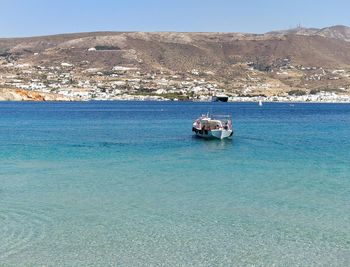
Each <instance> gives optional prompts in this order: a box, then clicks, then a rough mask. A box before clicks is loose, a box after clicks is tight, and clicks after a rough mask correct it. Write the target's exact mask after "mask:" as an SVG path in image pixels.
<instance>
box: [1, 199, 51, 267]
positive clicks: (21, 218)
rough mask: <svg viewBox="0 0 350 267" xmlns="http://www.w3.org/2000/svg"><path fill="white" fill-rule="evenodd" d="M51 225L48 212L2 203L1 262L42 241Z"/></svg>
mask: <svg viewBox="0 0 350 267" xmlns="http://www.w3.org/2000/svg"><path fill="white" fill-rule="evenodd" d="M51 225H52V218H51V217H50V216H48V214H47V212H44V211H41V210H37V209H26V208H23V207H22V206H19V205H11V204H10V205H8V204H7V203H1V202H0V240H1V242H0V261H1V260H4V259H6V258H8V257H10V256H13V255H14V254H17V253H19V252H21V251H24V250H26V249H28V248H29V247H30V246H31V245H32V244H33V243H35V242H38V241H40V240H42V239H43V238H44V237H45V236H46V234H47V232H48V230H49V229H50V226H51Z"/></svg>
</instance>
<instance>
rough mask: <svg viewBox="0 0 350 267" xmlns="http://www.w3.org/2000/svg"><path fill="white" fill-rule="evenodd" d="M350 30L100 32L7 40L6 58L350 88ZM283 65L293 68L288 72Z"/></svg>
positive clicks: (233, 87)
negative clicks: (336, 74)
mask: <svg viewBox="0 0 350 267" xmlns="http://www.w3.org/2000/svg"><path fill="white" fill-rule="evenodd" d="M349 29H350V28H348V27H345V26H333V27H328V28H324V29H314V28H311V29H307V28H301V27H299V28H296V29H291V30H285V31H275V32H269V33H266V34H245V33H181V32H155V33H147V32H93V33H77V34H61V35H54V36H41V37H29V38H11V39H6V38H3V39H0V64H8V63H11V62H12V63H13V62H15V63H16V64H20V65H23V64H27V65H31V66H45V67H55V66H61V65H62V63H67V64H71V65H72V66H74V67H76V68H79V71H81V70H84V69H92V68H98V69H99V70H102V71H105V72H108V71H110V70H111V69H112V68H113V67H114V66H124V67H133V68H137V69H139V70H141V71H142V72H145V73H146V72H152V71H154V72H157V71H166V72H169V73H177V74H178V73H188V72H190V71H191V70H193V69H196V70H198V71H199V72H201V73H211V78H210V79H211V80H214V81H215V82H217V83H219V84H220V86H222V87H223V88H224V89H225V90H226V91H232V92H236V93H239V91H240V90H241V88H243V87H244V86H243V83H244V81H243V82H242V79H243V80H244V79H246V78H247V77H249V79H250V78H251V76H252V75H254V76H255V77H258V78H259V79H260V81H268V82H272V84H275V85H276V88H277V91H278V90H279V89H281V90H282V91H286V90H287V91H289V90H293V89H298V90H299V89H300V90H312V89H316V90H323V89H325V88H328V89H329V88H333V87H334V88H345V89H346V90H347V89H348V88H349V87H350V85H349V84H350V81H349V78H348V76H346V75H343V76H342V77H341V78H339V77H333V76H331V75H330V74H332V73H333V72H332V71H333V70H339V69H344V70H350V42H349V40H350V30H349ZM283 68H284V69H289V72H288V73H287V72H282V74H280V73H281V70H283ZM306 70H310V71H309V72H306ZM251 71H254V73H253V74H252V73H251ZM283 73H287V74H283ZM315 75H323V76H324V77H325V78H322V79H321V78H317V77H316V76H315ZM323 76H322V77H323ZM315 77H316V78H315ZM333 78H334V79H333ZM252 80H253V79H252ZM252 80H251V81H252ZM316 80H317V82H316ZM242 86H243V87H242ZM260 91H261V90H260ZM260 91H259V92H260ZM260 93H261V92H260Z"/></svg>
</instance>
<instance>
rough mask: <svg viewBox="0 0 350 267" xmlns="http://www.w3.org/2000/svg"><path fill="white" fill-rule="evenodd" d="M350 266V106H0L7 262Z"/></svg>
mask: <svg viewBox="0 0 350 267" xmlns="http://www.w3.org/2000/svg"><path fill="white" fill-rule="evenodd" d="M208 110H212V111H213V112H214V113H222V114H232V115H233V120H234V128H235V135H234V139H233V140H231V141H229V140H226V141H215V140H212V141H205V140H201V139H198V138H195V137H193V135H192V132H191V126H192V121H193V120H194V119H196V118H197V117H198V116H199V115H201V114H202V113H206V112H207V111H208ZM349 265H350V105H346V104H294V105H290V104H286V103H265V104H264V106H263V107H259V106H258V105H257V104H256V103H221V104H219V103H190V102H87V103H16V102H2V103H1V102H0V266H349Z"/></svg>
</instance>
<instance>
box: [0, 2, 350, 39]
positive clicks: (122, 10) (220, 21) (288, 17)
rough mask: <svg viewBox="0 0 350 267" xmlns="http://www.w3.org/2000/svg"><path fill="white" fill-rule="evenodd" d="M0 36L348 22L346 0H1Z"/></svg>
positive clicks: (259, 29) (237, 29)
mask: <svg viewBox="0 0 350 267" xmlns="http://www.w3.org/2000/svg"><path fill="white" fill-rule="evenodd" d="M0 8H1V13H0V25H1V27H0V36H1V37H14V36H33V35H46V34H55V33H67V32H86V31H220V32H254V33H263V32H267V31H270V30H277V29H287V28H291V27H294V26H296V25H297V24H299V23H301V25H302V26H305V27H326V26H330V25H337V24H343V25H347V26H350V15H349V14H350V1H349V0H328V1H325V0H314V1H312V0H289V1H286V0H236V1H235V0H115V1H112V0H96V1H92V0H84V1H83V0H0Z"/></svg>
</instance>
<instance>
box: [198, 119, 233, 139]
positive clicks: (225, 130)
mask: <svg viewBox="0 0 350 267" xmlns="http://www.w3.org/2000/svg"><path fill="white" fill-rule="evenodd" d="M192 131H193V132H194V133H195V134H196V135H197V136H199V137H203V138H207V139H224V138H229V137H232V135H233V128H232V118H231V116H229V115H211V116H209V114H207V115H202V116H201V117H199V118H198V119H197V120H195V121H194V122H193V125H192Z"/></svg>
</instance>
